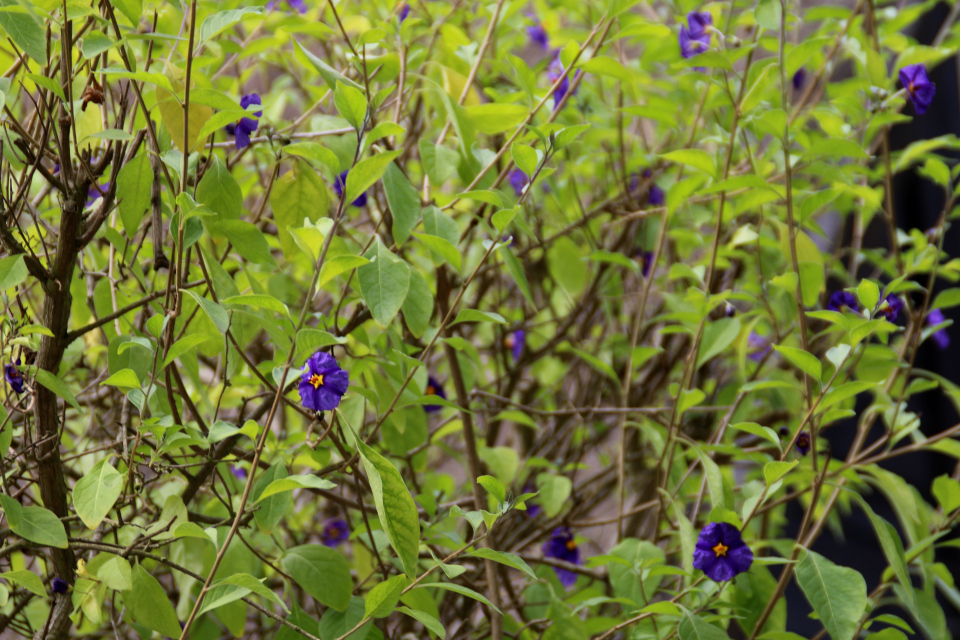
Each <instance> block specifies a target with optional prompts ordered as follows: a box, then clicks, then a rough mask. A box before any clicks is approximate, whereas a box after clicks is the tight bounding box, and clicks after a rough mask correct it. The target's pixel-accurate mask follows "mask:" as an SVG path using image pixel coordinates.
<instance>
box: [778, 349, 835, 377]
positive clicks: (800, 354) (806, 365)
mask: <svg viewBox="0 0 960 640" xmlns="http://www.w3.org/2000/svg"><path fill="white" fill-rule="evenodd" d="M773 348H774V349H776V350H777V351H779V352H780V353H781V354H783V355H784V356H785V357H786V358H787V360H789V361H790V362H792V363H793V364H795V365H796V366H797V368H798V369H800V370H801V371H803V372H804V373H806V374H807V375H808V376H810V377H811V378H813V379H814V380H816V381H817V382H819V381H820V377H821V375H822V374H823V367H822V365H821V364H820V361H819V360H817V358H816V356H814V355H813V354H812V353H809V352H807V351H804V350H803V349H797V348H795V347H781V346H780V345H776V344H775V345H773Z"/></svg>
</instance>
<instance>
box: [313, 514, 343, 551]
mask: <svg viewBox="0 0 960 640" xmlns="http://www.w3.org/2000/svg"><path fill="white" fill-rule="evenodd" d="M349 539H350V526H349V525H348V524H347V522H346V521H345V520H340V519H339V518H334V519H332V520H327V521H326V522H325V523H323V533H322V534H321V540H320V541H321V542H322V543H323V544H324V545H326V546H328V547H337V546H339V545H340V544H342V543H344V542H346V541H347V540H349Z"/></svg>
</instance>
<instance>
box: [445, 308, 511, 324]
mask: <svg viewBox="0 0 960 640" xmlns="http://www.w3.org/2000/svg"><path fill="white" fill-rule="evenodd" d="M461 322H494V323H496V324H503V325H505V324H507V321H506V320H505V319H504V318H503V316H502V315H500V314H499V313H494V312H492V311H480V310H479V309H461V310H460V313H458V314H457V319H456V320H454V321H453V322H452V323H450V326H453V325H455V324H460V323H461Z"/></svg>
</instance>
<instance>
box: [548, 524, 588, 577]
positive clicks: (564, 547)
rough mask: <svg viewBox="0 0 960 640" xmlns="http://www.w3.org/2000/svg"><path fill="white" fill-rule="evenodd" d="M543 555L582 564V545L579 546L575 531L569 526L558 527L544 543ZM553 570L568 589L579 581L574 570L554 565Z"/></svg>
mask: <svg viewBox="0 0 960 640" xmlns="http://www.w3.org/2000/svg"><path fill="white" fill-rule="evenodd" d="M543 555H544V556H546V557H547V558H556V559H557V560H563V561H564V562H569V563H571V564H576V565H579V564H581V562H580V547H578V546H577V541H576V540H574V538H573V533H572V532H571V531H570V529H569V528H567V527H557V528H556V529H554V530H553V533H552V534H550V539H549V540H547V541H546V542H544V543H543ZM553 571H554V573H556V574H557V579H558V580H560V584H562V585H563V586H564V587H566V588H567V589H569V588H570V587H572V586H573V585H574V583H576V581H577V574H575V573H574V572H573V571H568V570H567V569H561V568H560V567H554V568H553Z"/></svg>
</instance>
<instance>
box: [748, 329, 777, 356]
mask: <svg viewBox="0 0 960 640" xmlns="http://www.w3.org/2000/svg"><path fill="white" fill-rule="evenodd" d="M747 347H748V350H749V353H747V357H748V358H750V359H751V360H753V361H754V362H760V361H762V360H763V359H764V358H766V357H767V354H768V353H770V350H771V349H773V347H772V346H771V341H770V338H767V337H765V336H761V335H760V334H758V333H754V332H752V331H751V332H750V335H749V336H748V337H747Z"/></svg>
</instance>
